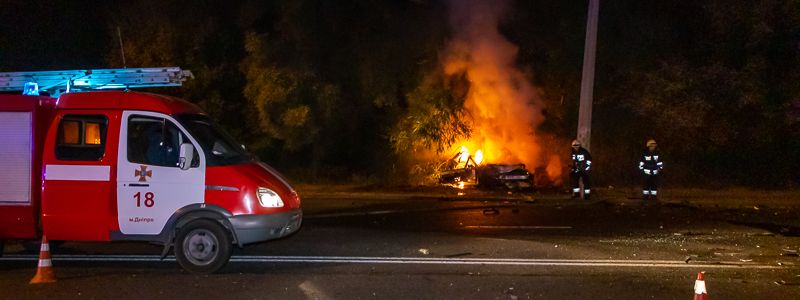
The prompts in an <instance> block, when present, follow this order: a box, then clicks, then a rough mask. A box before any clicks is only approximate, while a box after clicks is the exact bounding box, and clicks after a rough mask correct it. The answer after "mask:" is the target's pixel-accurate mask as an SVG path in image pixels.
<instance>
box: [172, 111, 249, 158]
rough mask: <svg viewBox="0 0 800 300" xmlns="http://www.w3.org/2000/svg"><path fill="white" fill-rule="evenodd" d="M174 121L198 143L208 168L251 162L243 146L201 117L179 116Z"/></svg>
mask: <svg viewBox="0 0 800 300" xmlns="http://www.w3.org/2000/svg"><path fill="white" fill-rule="evenodd" d="M176 119H177V120H178V121H179V122H180V123H181V125H183V127H185V128H186V130H188V131H189V133H190V134H191V135H192V136H193V137H194V138H195V140H197V142H198V143H200V148H203V153H204V154H205V156H206V161H207V162H206V164H207V165H208V166H226V165H235V164H242V163H247V162H251V161H253V157H252V156H251V155H250V154H249V153H247V151H245V150H244V148H243V146H241V145H240V144H238V143H236V142H234V140H233V138H232V137H231V136H230V135H228V134H227V133H225V132H224V131H222V130H221V129H220V128H218V127H217V126H216V125H214V123H212V122H211V120H210V119H209V118H208V117H206V116H203V115H179V116H177V117H176Z"/></svg>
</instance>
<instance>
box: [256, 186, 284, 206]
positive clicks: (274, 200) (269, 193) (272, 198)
mask: <svg viewBox="0 0 800 300" xmlns="http://www.w3.org/2000/svg"><path fill="white" fill-rule="evenodd" d="M258 202H259V203H261V206H263V207H283V200H282V199H281V196H278V193H276V192H275V191H273V190H270V189H268V188H258Z"/></svg>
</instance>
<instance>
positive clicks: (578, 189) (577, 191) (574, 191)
mask: <svg viewBox="0 0 800 300" xmlns="http://www.w3.org/2000/svg"><path fill="white" fill-rule="evenodd" d="M562 191H563V190H562ZM580 191H581V189H580V188H574V189H572V192H573V193H579V192H580Z"/></svg>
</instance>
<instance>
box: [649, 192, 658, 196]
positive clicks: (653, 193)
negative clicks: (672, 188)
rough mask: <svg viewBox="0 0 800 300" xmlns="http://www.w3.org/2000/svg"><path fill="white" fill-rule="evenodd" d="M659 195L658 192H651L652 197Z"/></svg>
mask: <svg viewBox="0 0 800 300" xmlns="http://www.w3.org/2000/svg"><path fill="white" fill-rule="evenodd" d="M657 194H658V191H650V195H653V196H655V195H657Z"/></svg>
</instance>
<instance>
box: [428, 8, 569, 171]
mask: <svg viewBox="0 0 800 300" xmlns="http://www.w3.org/2000/svg"><path fill="white" fill-rule="evenodd" d="M508 9H509V3H508V2H507V1H488V0H487V1H481V0H451V1H450V2H449V5H448V12H449V21H450V26H452V30H453V37H452V40H451V41H450V42H449V44H448V47H447V49H446V51H445V52H444V56H443V58H444V59H443V68H444V73H445V74H446V75H448V76H460V75H465V76H466V79H467V80H468V81H469V85H470V86H469V90H468V92H467V96H466V97H467V98H466V100H465V103H464V108H465V109H466V110H467V112H468V114H469V115H470V116H471V118H472V124H471V125H472V129H473V133H472V136H471V138H470V139H469V140H466V141H462V143H461V144H457V145H454V147H456V148H460V147H461V146H462V145H464V146H466V147H467V148H469V149H470V150H471V151H475V150H476V149H482V150H483V153H484V160H485V161H486V162H487V163H520V162H521V163H524V164H525V165H526V166H527V167H528V168H529V169H535V168H540V167H541V168H544V169H545V171H546V173H547V175H548V177H549V178H551V180H554V181H559V179H560V175H561V163H560V159H558V157H557V156H553V155H548V156H546V155H547V154H546V152H547V151H544V150H543V149H542V146H541V143H539V142H538V141H539V140H540V138H539V137H538V136H537V133H536V130H535V129H536V128H537V127H538V126H539V125H541V124H542V122H543V121H544V116H543V115H542V109H543V108H544V104H543V102H542V100H541V95H540V93H539V91H538V90H537V89H536V88H535V87H534V86H533V84H532V83H531V82H530V80H529V79H528V77H527V76H526V74H525V73H523V72H522V71H521V70H520V69H519V68H518V66H517V65H516V58H517V52H518V47H517V46H516V45H514V44H512V43H511V42H510V41H508V40H507V39H506V38H505V37H504V36H503V35H502V34H501V33H500V31H499V28H498V26H499V24H500V21H501V18H502V16H503V15H504V14H505V13H506V12H507V10H508Z"/></svg>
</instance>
